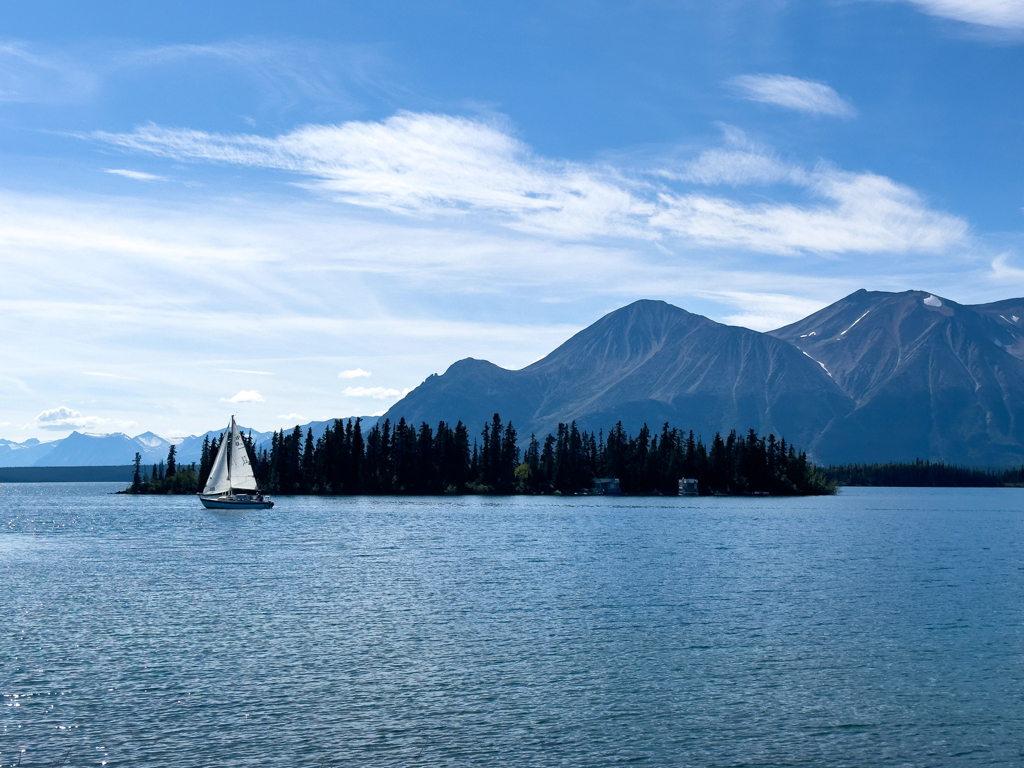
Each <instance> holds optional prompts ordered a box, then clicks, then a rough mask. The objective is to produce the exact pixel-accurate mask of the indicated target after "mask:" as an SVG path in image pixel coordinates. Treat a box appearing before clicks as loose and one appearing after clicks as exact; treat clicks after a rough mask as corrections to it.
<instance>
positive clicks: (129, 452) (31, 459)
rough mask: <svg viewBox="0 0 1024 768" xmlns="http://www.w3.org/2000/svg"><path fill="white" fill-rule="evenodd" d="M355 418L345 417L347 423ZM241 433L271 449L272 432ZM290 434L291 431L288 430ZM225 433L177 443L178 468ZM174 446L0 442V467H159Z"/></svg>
mask: <svg viewBox="0 0 1024 768" xmlns="http://www.w3.org/2000/svg"><path fill="white" fill-rule="evenodd" d="M352 418H355V417H346V418H345V419H342V421H347V420H350V419H352ZM360 418H362V423H363V428H364V429H369V428H370V427H372V426H373V425H374V424H375V423H376V422H377V417H376V416H363V417H360ZM333 423H334V419H330V420H328V421H311V422H309V423H308V424H304V425H301V426H300V429H301V430H302V435H303V439H305V435H306V433H307V431H309V430H312V431H313V439H314V440H316V439H318V438H320V437H321V436H323V434H324V431H325V430H326V428H327V425H328V424H333ZM239 429H240V430H241V431H242V432H244V433H246V434H249V433H251V434H252V437H253V441H254V442H255V444H256V449H257V450H263V449H264V448H266V449H268V450H269V449H270V441H271V438H272V437H273V434H274V433H273V432H258V431H256V430H251V429H249V428H248V427H243V426H241V425H239ZM286 431H290V430H286ZM223 432H224V429H223V428H222V429H212V430H210V431H209V432H205V433H203V434H201V435H190V436H189V437H186V438H185V439H184V440H181V441H180V442H178V443H177V448H176V449H175V455H176V457H177V461H178V463H179V464H190V463H192V462H196V463H197V464H198V463H199V460H200V457H201V456H202V452H203V438H206V437H209V438H211V439H212V438H214V437H220V435H221V434H222V433H223ZM170 447H171V442H170V441H169V440H166V439H164V438H162V437H160V436H159V435H156V434H153V433H152V432H143V433H142V434H141V435H136V436H135V437H128V436H127V435H124V434H122V433H120V432H115V433H113V434H109V435H93V434H85V433H81V432H72V433H71V434H70V435H69V436H68V437H65V438H63V439H60V440H53V441H50V442H46V443H41V442H39V440H37V439H35V438H32V439H30V440H26V441H25V442H23V443H16V442H13V441H11V440H4V439H3V438H0V467H32V466H35V467H89V466H96V467H98V466H115V465H121V466H123V465H127V464H131V463H132V462H133V461H134V460H135V453H136V452H138V453H140V454H141V455H142V463H143V464H159V463H160V462H161V461H166V460H167V451H168V450H169V449H170Z"/></svg>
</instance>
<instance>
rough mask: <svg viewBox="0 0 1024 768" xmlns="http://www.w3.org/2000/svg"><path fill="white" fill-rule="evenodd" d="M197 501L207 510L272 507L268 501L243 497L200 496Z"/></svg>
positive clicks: (272, 504)
mask: <svg viewBox="0 0 1024 768" xmlns="http://www.w3.org/2000/svg"><path fill="white" fill-rule="evenodd" d="M199 500H200V501H201V502H203V506H204V507H206V508H207V509H271V508H272V507H273V506H274V502H272V501H271V500H270V499H263V501H259V500H257V499H253V498H248V497H244V496H235V497H231V496H200V497H199Z"/></svg>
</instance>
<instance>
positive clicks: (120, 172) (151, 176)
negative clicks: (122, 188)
mask: <svg viewBox="0 0 1024 768" xmlns="http://www.w3.org/2000/svg"><path fill="white" fill-rule="evenodd" d="M103 172H104V173H112V174H114V175H115V176H124V177H125V178H126V179H134V180H135V181H165V180H166V177H165V176H157V175H156V174H155V173H144V172H143V171H132V170H129V169H127V168H104V169H103Z"/></svg>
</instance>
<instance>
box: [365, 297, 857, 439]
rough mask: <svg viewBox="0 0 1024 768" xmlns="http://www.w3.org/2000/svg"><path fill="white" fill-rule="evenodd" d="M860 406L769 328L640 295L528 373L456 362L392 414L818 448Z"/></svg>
mask: <svg viewBox="0 0 1024 768" xmlns="http://www.w3.org/2000/svg"><path fill="white" fill-rule="evenodd" d="M852 407H853V403H852V401H851V400H850V398H849V396H848V395H846V394H845V393H844V392H843V391H842V389H841V388H840V387H839V386H838V385H837V384H836V382H835V381H833V379H832V378H831V377H830V376H829V375H828V373H826V372H825V371H824V370H823V369H822V368H821V366H819V365H818V364H817V363H815V362H814V361H812V360H811V359H810V358H808V357H807V356H806V355H804V354H802V353H801V351H800V350H798V349H797V348H795V347H794V346H793V345H791V344H789V343H787V342H786V341H783V340H782V339H779V338H776V337H774V336H769V335H767V334H763V333H758V332H756V331H751V330H749V329H746V328H738V327H733V326H728V325H722V324H721V323H716V322H714V321H713V320H709V319H708V318H706V317H702V316H700V315H695V314H692V313H690V312H687V311H686V310H683V309H680V308H679V307H675V306H672V305H671V304H667V303H665V302H663V301H647V300H644V301H637V302H634V303H633V304H630V305H628V306H626V307H623V308H622V309H619V310H616V311H614V312H612V313H610V314H608V315H605V316H604V317H603V318H601V319H600V320H598V321H597V322H596V323H594V324H593V325H591V326H590V327H588V328H586V329H584V330H582V331H580V332H579V333H577V334H576V335H575V336H573V337H572V338H571V339H569V340H568V341H567V342H565V343H564V344H562V345H561V346H560V347H558V348H557V349H556V350H555V351H553V352H552V353H551V354H549V355H548V356H547V357H545V358H543V359H542V360H539V361H538V362H536V363H534V364H532V365H530V366H527V367H526V368H523V369H522V370H518V371H510V370H506V369H504V368H499V367H498V366H496V365H494V364H492V363H489V362H486V361H484V360H474V359H467V360H461V361H459V362H457V363H455V364H453V365H452V366H451V367H450V368H449V369H448V370H447V371H446V372H445V373H444V375H442V376H438V375H434V376H431V377H430V378H428V379H427V380H426V381H425V382H423V384H421V385H420V386H419V387H417V388H416V389H414V390H413V391H412V392H410V393H409V394H408V395H407V396H406V397H405V398H403V399H402V400H401V401H400V402H398V403H397V404H396V405H394V406H393V407H392V408H391V409H390V410H389V411H388V412H387V413H386V414H385V416H384V417H383V418H387V419H390V420H391V422H392V423H394V422H396V421H397V420H398V419H399V418H401V417H404V418H405V419H406V421H410V422H412V423H414V424H419V423H420V422H421V421H426V422H428V423H431V424H436V423H437V422H438V421H440V420H443V421H446V422H450V423H455V422H456V421H458V420H461V421H463V422H464V423H466V424H467V425H468V426H469V427H470V429H471V430H473V431H474V432H475V431H476V430H477V429H479V428H480V426H481V425H482V424H483V423H484V421H485V420H488V419H490V417H491V416H492V415H493V414H494V413H495V412H497V413H500V414H501V416H502V418H503V419H505V420H509V419H510V420H511V421H512V422H513V424H514V425H515V427H516V429H517V430H518V432H519V434H520V436H521V437H525V436H527V435H529V434H530V433H531V432H533V433H537V434H538V435H544V434H547V433H548V432H553V431H554V430H555V429H556V427H557V424H558V423H559V422H566V423H568V422H571V421H575V422H576V423H577V425H578V426H579V427H580V428H581V429H587V430H594V431H596V430H598V429H601V428H603V429H606V430H607V429H608V428H609V427H611V426H613V425H614V424H615V423H616V422H617V421H622V423H623V425H624V426H625V427H626V428H627V429H628V430H631V431H633V432H636V431H637V430H638V429H639V428H640V426H641V425H642V424H643V423H644V422H646V423H647V424H649V425H651V426H652V427H657V426H660V424H661V423H663V422H665V421H669V422H671V423H673V424H674V425H678V426H681V427H685V428H687V429H693V430H694V431H695V432H696V433H698V434H701V435H703V436H704V437H705V439H709V438H710V436H712V435H713V434H714V433H715V432H728V431H729V430H730V429H733V428H738V429H746V428H754V429H756V430H758V431H759V432H761V433H763V434H768V433H775V434H777V435H779V434H781V435H784V436H785V437H786V438H787V439H789V440H793V441H796V442H797V443H798V444H801V445H808V444H810V443H811V441H812V440H814V439H815V438H816V437H817V436H818V435H820V434H821V433H822V431H823V430H824V429H825V428H826V427H827V425H828V424H829V423H831V422H832V421H833V420H835V419H838V418H842V417H843V416H845V415H846V414H847V413H848V412H849V411H850V410H852Z"/></svg>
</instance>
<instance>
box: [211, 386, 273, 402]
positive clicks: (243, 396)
mask: <svg viewBox="0 0 1024 768" xmlns="http://www.w3.org/2000/svg"><path fill="white" fill-rule="evenodd" d="M220 401H221V402H222V403H262V402H263V395H261V394H260V393H259V390H256V389H243V390H242V391H241V392H239V393H238V394H237V395H235V396H234V397H222V398H221V399H220Z"/></svg>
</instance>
